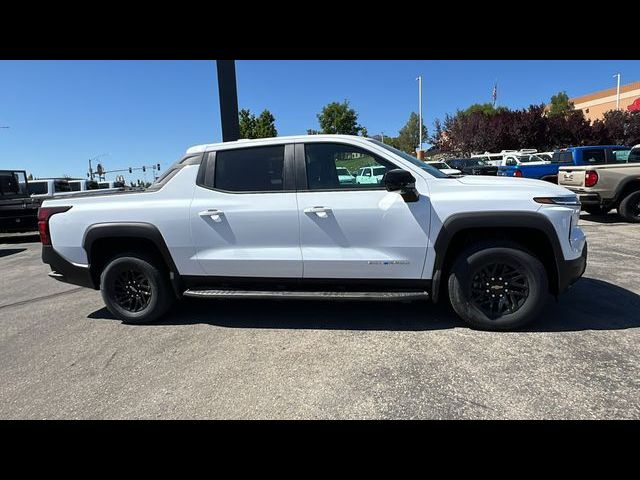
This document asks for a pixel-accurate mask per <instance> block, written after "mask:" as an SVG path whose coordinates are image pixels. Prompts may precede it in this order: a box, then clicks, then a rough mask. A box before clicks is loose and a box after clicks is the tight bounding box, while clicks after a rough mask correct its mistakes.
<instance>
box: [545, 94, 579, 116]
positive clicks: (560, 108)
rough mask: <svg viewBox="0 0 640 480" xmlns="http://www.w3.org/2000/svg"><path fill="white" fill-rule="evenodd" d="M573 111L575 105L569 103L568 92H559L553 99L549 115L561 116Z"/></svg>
mask: <svg viewBox="0 0 640 480" xmlns="http://www.w3.org/2000/svg"><path fill="white" fill-rule="evenodd" d="M571 110H573V103H571V102H570V101H569V95H567V93H566V92H558V93H557V94H555V95H553V96H552V97H551V102H550V104H549V115H559V114H564V113H567V112H570V111H571Z"/></svg>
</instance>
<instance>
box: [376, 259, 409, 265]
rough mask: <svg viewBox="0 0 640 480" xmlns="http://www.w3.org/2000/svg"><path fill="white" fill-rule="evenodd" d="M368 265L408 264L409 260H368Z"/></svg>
mask: <svg viewBox="0 0 640 480" xmlns="http://www.w3.org/2000/svg"><path fill="white" fill-rule="evenodd" d="M367 263H368V264H369V265H409V260H369V261H368V262H367Z"/></svg>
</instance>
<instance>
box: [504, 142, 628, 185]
mask: <svg viewBox="0 0 640 480" xmlns="http://www.w3.org/2000/svg"><path fill="white" fill-rule="evenodd" d="M629 150H630V148H629V147H625V146H622V145H592V146H588V147H569V148H563V149H561V150H555V151H554V152H553V157H552V158H551V163H546V164H543V165H526V164H520V165H516V166H508V167H507V166H505V167H498V173H497V175H498V176H500V177H525V178H536V179H538V180H546V181H548V182H552V183H558V169H559V168H560V167H563V166H571V165H574V166H578V165H601V164H604V163H620V162H621V161H624V160H623V158H624V157H625V156H628V155H629Z"/></svg>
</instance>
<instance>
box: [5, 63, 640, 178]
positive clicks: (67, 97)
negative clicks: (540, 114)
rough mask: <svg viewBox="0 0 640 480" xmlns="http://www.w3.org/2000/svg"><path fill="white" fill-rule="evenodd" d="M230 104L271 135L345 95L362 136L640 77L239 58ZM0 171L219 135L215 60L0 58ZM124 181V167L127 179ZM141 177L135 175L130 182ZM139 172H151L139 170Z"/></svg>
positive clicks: (56, 165) (58, 166) (603, 68)
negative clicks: (412, 118) (264, 124)
mask: <svg viewBox="0 0 640 480" xmlns="http://www.w3.org/2000/svg"><path fill="white" fill-rule="evenodd" d="M236 68H237V80H238V101H239V104H240V108H249V109H251V110H252V111H253V112H255V113H259V112H260V111H261V110H262V109H264V108H268V109H270V110H271V112H272V113H273V114H274V116H275V118H276V127H277V129H278V133H279V134H280V135H293V134H304V133H305V132H306V130H307V129H308V128H317V127H318V122H317V119H316V114H317V113H318V112H319V111H320V109H321V108H322V106H323V105H325V104H326V103H328V102H331V101H342V100H344V99H348V100H349V101H350V103H351V105H352V106H353V107H354V108H355V109H356V110H357V112H358V113H359V116H360V117H359V121H360V123H361V124H362V125H364V126H365V127H367V129H368V131H369V134H370V135H374V134H377V133H380V132H384V134H385V135H396V134H397V132H398V130H399V129H400V128H401V127H402V125H403V124H404V123H405V121H406V120H407V118H408V116H409V113H410V112H411V111H417V103H418V94H417V82H416V80H415V78H416V76H418V75H422V76H423V78H424V100H423V108H424V116H425V125H426V126H427V128H429V129H431V128H432V125H433V120H434V119H435V118H442V117H443V116H444V115H445V114H446V113H453V112H455V110H456V109H459V108H465V107H467V106H469V105H470V104H472V103H476V102H488V101H491V91H492V88H493V84H494V82H495V81H496V80H497V81H498V104H499V105H503V106H507V107H510V108H523V107H527V106H528V105H530V104H531V103H541V102H545V101H548V100H549V98H550V97H551V95H553V94H555V93H557V92H558V91H560V90H566V91H567V93H568V94H569V95H570V96H577V95H583V94H586V93H590V92H593V91H595V90H600V89H605V88H610V87H612V86H615V79H614V78H612V75H613V74H614V73H616V72H620V73H622V83H623V84H625V83H629V82H632V81H638V80H640V62H639V61H560V60H555V61H530V60H528V61H509V60H501V61H483V60H478V61H467V60H465V61H462V60H456V61H346V60H341V61H318V60H316V61H295V60H291V61H238V62H237V63H236ZM0 126H9V127H10V128H8V129H0V168H20V169H25V170H27V171H28V172H31V173H33V174H34V175H35V176H38V177H46V176H60V175H64V174H68V175H71V176H85V175H86V171H87V160H88V159H89V158H90V157H93V156H96V155H99V154H102V153H108V154H109V155H108V156H105V157H102V158H101V161H102V162H103V163H104V164H105V166H106V168H107V169H116V168H127V167H129V166H137V165H151V164H155V163H160V164H161V167H162V168H166V167H167V166H169V165H170V164H171V163H172V162H173V161H175V160H176V159H177V158H178V157H179V156H180V155H181V154H182V153H183V152H184V151H185V149H186V148H187V147H189V146H191V145H196V144H199V143H209V142H216V141H220V140H221V131H220V119H219V105H218V91H217V78H216V68H215V62H213V61H0ZM126 176H127V177H129V175H126ZM138 177H139V178H142V174H139V175H135V174H134V175H133V176H131V178H138ZM147 179H148V180H150V179H151V175H150V174H149V173H148V174H147Z"/></svg>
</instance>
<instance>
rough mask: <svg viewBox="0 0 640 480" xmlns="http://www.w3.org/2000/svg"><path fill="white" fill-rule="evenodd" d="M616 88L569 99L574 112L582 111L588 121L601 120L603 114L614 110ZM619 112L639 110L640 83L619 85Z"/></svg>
mask: <svg viewBox="0 0 640 480" xmlns="http://www.w3.org/2000/svg"><path fill="white" fill-rule="evenodd" d="M616 90H617V89H616V87H613V88H608V89H606V90H600V91H599V92H594V93H589V94H588V95H582V96H580V97H574V98H571V99H570V101H571V102H573V105H574V106H575V108H576V110H582V111H583V112H584V115H585V117H587V118H588V119H589V120H590V121H594V120H596V119H602V117H603V115H604V112H606V111H609V110H615V108H616V97H617V96H616ZM620 110H629V111H633V110H640V82H633V83H627V84H626V85H620Z"/></svg>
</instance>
